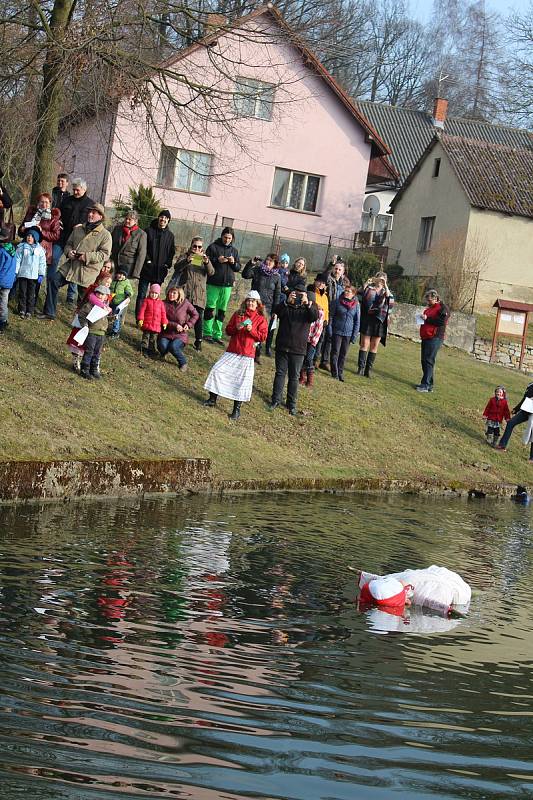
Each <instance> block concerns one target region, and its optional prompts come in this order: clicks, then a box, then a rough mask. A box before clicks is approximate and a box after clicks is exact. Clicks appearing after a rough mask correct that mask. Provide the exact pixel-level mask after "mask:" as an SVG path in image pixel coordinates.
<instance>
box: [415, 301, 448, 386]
mask: <svg viewBox="0 0 533 800" xmlns="http://www.w3.org/2000/svg"><path fill="white" fill-rule="evenodd" d="M425 300H426V303H427V308H426V309H425V311H423V312H422V317H423V318H424V323H423V324H422V325H421V326H420V339H421V340H422V341H421V362H422V380H421V381H420V383H419V384H418V386H417V387H416V390H417V392H432V391H433V372H434V369H435V360H436V358H437V353H438V352H439V349H440V346H441V344H442V343H443V341H444V334H445V332H446V325H447V324H448V318H449V316H450V312H449V311H448V309H447V307H446V306H445V305H444V303H443V302H442V300H441V299H440V297H439V295H438V293H437V292H436V291H435V289H429V291H427V292H426V294H425Z"/></svg>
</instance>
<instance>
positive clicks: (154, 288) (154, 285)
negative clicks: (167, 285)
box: [150, 283, 161, 294]
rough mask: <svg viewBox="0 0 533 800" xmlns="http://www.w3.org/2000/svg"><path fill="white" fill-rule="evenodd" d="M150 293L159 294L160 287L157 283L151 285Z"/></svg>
mask: <svg viewBox="0 0 533 800" xmlns="http://www.w3.org/2000/svg"><path fill="white" fill-rule="evenodd" d="M150 291H151V292H156V293H157V294H161V286H160V285H159V284H158V283H151V284H150Z"/></svg>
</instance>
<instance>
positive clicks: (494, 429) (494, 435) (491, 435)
mask: <svg viewBox="0 0 533 800" xmlns="http://www.w3.org/2000/svg"><path fill="white" fill-rule="evenodd" d="M483 417H484V419H485V420H486V426H485V438H486V439H487V443H488V444H490V445H491V447H496V444H497V442H498V439H499V438H500V425H501V424H502V422H503V420H504V419H505V420H508V419H511V412H510V411H509V406H508V405H507V395H506V394H505V389H504V387H503V386H497V387H496V389H495V390H494V397H491V398H490V400H489V402H488V403H487V405H486V406H485V411H484V412H483Z"/></svg>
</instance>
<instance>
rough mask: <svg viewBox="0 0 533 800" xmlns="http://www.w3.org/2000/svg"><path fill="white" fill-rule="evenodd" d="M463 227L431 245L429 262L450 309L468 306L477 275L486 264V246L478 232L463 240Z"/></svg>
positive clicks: (480, 273)
mask: <svg viewBox="0 0 533 800" xmlns="http://www.w3.org/2000/svg"><path fill="white" fill-rule="evenodd" d="M465 240H466V231H465V230H459V231H454V232H453V233H451V234H448V235H446V236H441V237H439V238H438V239H437V241H436V242H435V245H434V247H432V265H433V269H434V272H435V275H436V281H437V283H438V285H439V287H441V288H442V290H443V294H444V297H445V299H446V303H447V304H448V305H449V306H450V308H451V309H452V311H465V310H470V309H471V307H472V305H473V301H474V295H475V291H476V286H477V283H478V280H479V278H480V276H481V275H482V274H483V272H484V271H485V270H486V268H487V264H488V249H487V244H486V241H485V240H484V238H483V237H482V236H481V235H480V234H479V233H478V232H475V233H474V234H472V235H470V236H469V237H468V239H467V240H466V243H465Z"/></svg>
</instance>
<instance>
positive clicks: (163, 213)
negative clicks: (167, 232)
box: [158, 208, 172, 219]
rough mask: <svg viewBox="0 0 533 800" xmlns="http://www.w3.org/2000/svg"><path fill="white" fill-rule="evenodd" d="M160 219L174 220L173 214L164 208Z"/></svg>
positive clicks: (159, 215)
mask: <svg viewBox="0 0 533 800" xmlns="http://www.w3.org/2000/svg"><path fill="white" fill-rule="evenodd" d="M159 217H166V218H167V219H172V214H171V213H170V211H169V210H168V209H167V208H164V209H163V211H160V212H159V214H158V219H159Z"/></svg>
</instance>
